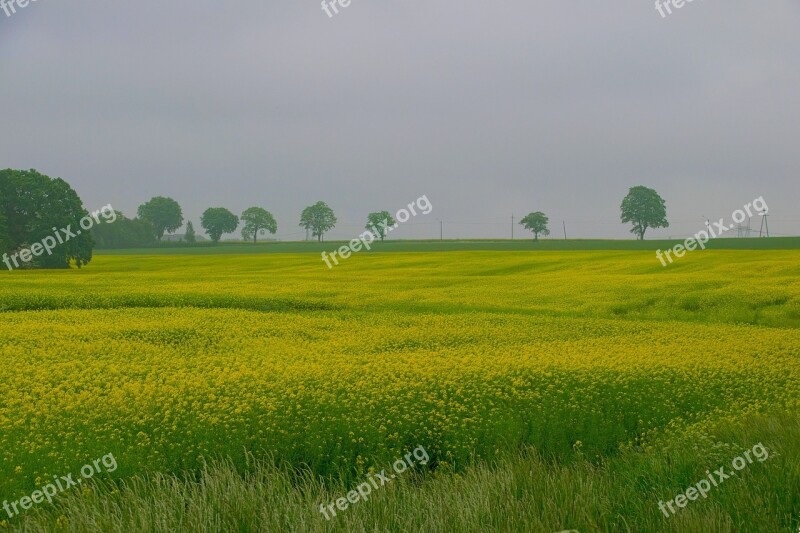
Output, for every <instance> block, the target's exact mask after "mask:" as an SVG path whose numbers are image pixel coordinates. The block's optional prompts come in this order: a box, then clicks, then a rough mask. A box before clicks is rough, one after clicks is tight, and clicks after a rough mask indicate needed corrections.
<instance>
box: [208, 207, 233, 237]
mask: <svg viewBox="0 0 800 533" xmlns="http://www.w3.org/2000/svg"><path fill="white" fill-rule="evenodd" d="M200 225H201V226H203V229H204V230H206V233H208V236H209V237H211V240H212V241H214V242H215V243H216V242H219V240H220V238H221V237H222V235H223V234H224V233H233V232H234V231H236V228H238V227H239V217H237V216H236V215H234V214H233V213H231V212H230V211H228V210H227V209H225V208H224V207H209V208H208V209H206V210H205V211H204V212H203V215H202V216H201V217H200Z"/></svg>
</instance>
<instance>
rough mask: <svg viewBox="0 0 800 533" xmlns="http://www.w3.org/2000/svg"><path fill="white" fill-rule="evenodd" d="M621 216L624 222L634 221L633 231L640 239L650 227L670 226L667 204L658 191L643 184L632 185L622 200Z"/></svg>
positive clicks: (642, 238) (641, 239)
mask: <svg viewBox="0 0 800 533" xmlns="http://www.w3.org/2000/svg"><path fill="white" fill-rule="evenodd" d="M620 209H621V211H622V213H621V215H620V218H621V219H622V222H623V223H628V222H630V223H632V224H633V228H631V233H633V234H634V235H636V236H637V237H638V238H639V240H640V241H643V240H644V233H645V232H646V231H647V229H648V228H668V227H669V222H667V205H666V202H664V199H663V198H661V196H659V195H658V193H657V192H656V191H655V190H653V189H649V188H647V187H644V186H642V185H638V186H636V187H631V188H630V190H629V191H628V196H626V197H625V198H624V199H623V200H622V206H621V207H620Z"/></svg>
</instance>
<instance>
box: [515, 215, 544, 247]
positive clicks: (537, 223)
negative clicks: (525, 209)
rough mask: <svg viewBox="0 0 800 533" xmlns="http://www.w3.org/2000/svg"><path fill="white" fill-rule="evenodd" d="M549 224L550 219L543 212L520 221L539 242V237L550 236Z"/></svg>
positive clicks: (527, 216)
mask: <svg viewBox="0 0 800 533" xmlns="http://www.w3.org/2000/svg"><path fill="white" fill-rule="evenodd" d="M549 222H550V219H548V218H547V216H546V215H545V214H544V213H542V212H541V211H536V212H535V213H529V214H527V215H525V216H524V217H523V218H522V220H520V221H519V223H520V225H522V227H524V228H525V229H527V230H530V231H532V232H533V238H534V240H536V241H538V240H539V235H550V230H549V229H548V228H547V224H548V223H549Z"/></svg>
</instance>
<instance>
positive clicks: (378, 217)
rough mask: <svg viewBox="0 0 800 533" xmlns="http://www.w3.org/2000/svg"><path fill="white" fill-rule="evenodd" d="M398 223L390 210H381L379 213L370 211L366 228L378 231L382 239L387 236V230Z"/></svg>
mask: <svg viewBox="0 0 800 533" xmlns="http://www.w3.org/2000/svg"><path fill="white" fill-rule="evenodd" d="M395 224H397V222H396V221H395V219H393V218H392V215H391V214H389V211H381V212H379V213H377V212H376V213H370V214H369V215H367V225H366V228H367V229H370V230H373V231H375V232H377V234H378V237H380V238H381V240H383V239H385V238H386V232H387V231H388V229H389V228H391V227H392V226H394V225H395Z"/></svg>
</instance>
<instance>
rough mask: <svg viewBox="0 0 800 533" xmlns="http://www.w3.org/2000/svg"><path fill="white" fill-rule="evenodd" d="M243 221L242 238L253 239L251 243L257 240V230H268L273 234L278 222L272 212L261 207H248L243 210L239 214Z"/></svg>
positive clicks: (276, 229)
mask: <svg viewBox="0 0 800 533" xmlns="http://www.w3.org/2000/svg"><path fill="white" fill-rule="evenodd" d="M241 219H242V222H244V228H242V238H243V239H244V240H246V241H249V240H250V239H253V244H255V243H256V242H257V240H258V232H262V233H263V232H265V231H268V232H270V233H271V234H273V235H275V232H277V231H278V223H277V222H275V217H273V216H272V213H270V212H269V211H267V210H266V209H262V208H261V207H249V208H247V209H245V210H244V212H243V213H242V216H241Z"/></svg>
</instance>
